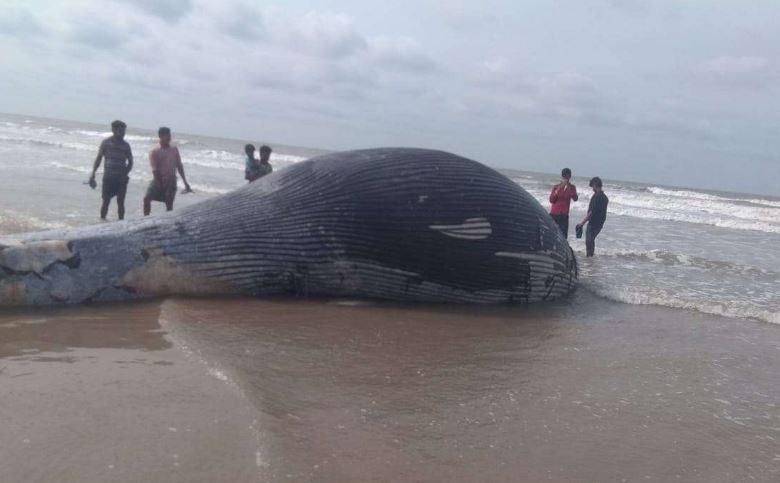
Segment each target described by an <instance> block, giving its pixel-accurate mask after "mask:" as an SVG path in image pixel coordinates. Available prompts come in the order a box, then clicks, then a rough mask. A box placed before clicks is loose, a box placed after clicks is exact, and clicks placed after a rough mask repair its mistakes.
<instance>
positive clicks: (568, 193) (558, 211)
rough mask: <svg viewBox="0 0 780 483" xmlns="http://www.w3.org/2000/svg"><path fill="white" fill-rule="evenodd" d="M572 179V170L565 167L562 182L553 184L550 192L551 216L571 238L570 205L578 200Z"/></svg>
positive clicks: (565, 234)
mask: <svg viewBox="0 0 780 483" xmlns="http://www.w3.org/2000/svg"><path fill="white" fill-rule="evenodd" d="M570 179H571V170H570V169H569V168H563V170H562V171H561V182H560V183H558V184H556V185H555V186H553V189H552V192H551V193H550V203H552V208H551V209H550V216H552V217H553V220H555V223H557V224H558V227H559V228H560V229H561V232H563V236H564V237H566V238H569V205H570V204H571V202H572V200H574V201H577V200H578V199H579V197H578V196H577V187H576V186H574V185H573V184H571V183H570V182H569V180H570Z"/></svg>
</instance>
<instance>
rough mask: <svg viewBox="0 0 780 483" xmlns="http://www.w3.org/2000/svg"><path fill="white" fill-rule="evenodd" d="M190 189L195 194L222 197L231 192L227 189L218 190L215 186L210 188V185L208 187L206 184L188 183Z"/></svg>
mask: <svg viewBox="0 0 780 483" xmlns="http://www.w3.org/2000/svg"><path fill="white" fill-rule="evenodd" d="M190 187H191V188H192V190H193V191H194V192H196V193H208V194H214V195H223V194H225V193H229V192H230V191H231V190H229V189H225V188H218V187H216V186H212V185H208V184H197V183H190Z"/></svg>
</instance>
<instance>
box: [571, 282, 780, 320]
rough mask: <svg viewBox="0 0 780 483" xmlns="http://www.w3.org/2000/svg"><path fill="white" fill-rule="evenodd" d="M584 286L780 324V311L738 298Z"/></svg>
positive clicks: (612, 296)
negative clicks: (719, 299) (711, 298)
mask: <svg viewBox="0 0 780 483" xmlns="http://www.w3.org/2000/svg"><path fill="white" fill-rule="evenodd" d="M582 287H583V288H584V289H586V290H588V291H589V292H591V293H594V294H596V295H598V296H600V297H603V298H606V299H609V300H613V301H615V302H621V303H626V304H632V305H658V306H662V307H671V308H677V309H686V310H695V311H697V312H702V313H705V314H711V315H720V316H724V317H729V318H738V319H756V320H761V321H764V322H769V323H772V324H780V312H773V311H771V310H767V309H764V308H760V307H756V306H754V305H751V304H749V303H743V302H740V301H737V300H734V301H729V302H715V301H709V300H699V299H695V298H688V297H684V296H681V295H679V294H678V293H676V292H673V291H671V290H664V289H660V288H655V289H652V290H651V289H634V288H629V287H614V286H606V285H600V284H598V283H588V282H584V283H583V284H582Z"/></svg>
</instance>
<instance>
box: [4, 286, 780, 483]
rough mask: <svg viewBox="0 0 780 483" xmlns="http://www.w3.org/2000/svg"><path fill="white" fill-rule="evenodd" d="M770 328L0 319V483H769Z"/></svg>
mask: <svg viewBox="0 0 780 483" xmlns="http://www.w3.org/2000/svg"><path fill="white" fill-rule="evenodd" d="M778 362H780V327H777V326H775V325H772V324H766V323H762V322H758V321H752V322H751V321H736V320H734V319H728V318H721V317H717V316H711V315H704V314H699V313H695V312H688V311H682V310H676V309H667V308H659V307H649V306H636V305H626V304H619V303H612V302H606V301H603V300H601V299H598V298H596V297H594V296H592V295H590V294H589V293H587V292H586V291H582V290H581V291H579V292H578V293H577V294H575V295H574V296H573V297H572V298H569V299H567V300H565V301H563V302H560V303H557V304H553V305H547V306H532V307H525V308H523V307H516V308H511V307H457V306H454V307H452V306H451V307H442V306H397V305H391V304H373V303H365V302H352V301H326V300H314V301H311V300H295V299H293V300H270V301H268V300H266V301H263V300H248V299H227V300H224V299H222V300H211V299H203V300H191V299H186V300H185V299H175V300H165V301H157V302H150V303H145V304H133V305H103V306H93V307H81V308H71V309H60V310H36V311H30V310H27V311H24V312H21V311H19V312H13V311H11V312H9V311H4V312H3V313H2V314H0V384H1V387H2V388H3V390H2V397H1V398H0V421H2V425H3V431H2V432H0V448H2V450H0V481H59V482H77V481H78V482H98V481H101V482H102V481H117V482H131V481H139V482H140V481H162V482H184V481H187V482H196V481H202V482H210V481H286V480H292V481H334V482H335V481H464V482H465V481H543V480H544V481H616V482H622V481H701V482H705V481H707V482H731V481H748V480H750V481H766V482H769V481H777V480H778V478H780V452H779V451H778V450H777V447H778V444H777V440H778V439H780V407H778V405H777V401H778V399H780V387H778V385H777V373H776V367H777V364H778Z"/></svg>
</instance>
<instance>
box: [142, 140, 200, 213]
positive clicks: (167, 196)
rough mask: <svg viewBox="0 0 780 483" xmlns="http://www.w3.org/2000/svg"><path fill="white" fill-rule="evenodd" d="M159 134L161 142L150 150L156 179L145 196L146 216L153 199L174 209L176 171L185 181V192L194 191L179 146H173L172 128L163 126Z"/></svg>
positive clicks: (150, 160) (150, 161)
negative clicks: (188, 181)
mask: <svg viewBox="0 0 780 483" xmlns="http://www.w3.org/2000/svg"><path fill="white" fill-rule="evenodd" d="M157 135H158V136H159V138H160V144H159V145H158V146H155V147H154V149H152V150H151V151H150V152H149V164H151V167H152V174H153V175H154V179H153V180H152V181H151V182H150V183H149V187H148V188H147V190H146V196H144V216H149V214H150V213H151V212H152V201H162V202H163V203H165V208H166V209H167V211H171V210H173V200H174V199H175V198H176V171H178V172H179V174H180V175H181V179H182V181H184V191H183V193H189V192H191V191H192V189H191V188H190V184H189V183H187V177H186V176H185V175H184V166H182V164H181V155H180V154H179V148H177V147H176V146H171V130H170V128H167V127H161V128H160V129H158V130H157Z"/></svg>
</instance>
